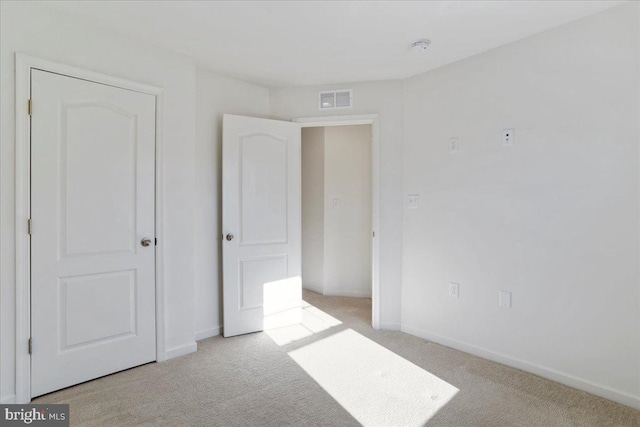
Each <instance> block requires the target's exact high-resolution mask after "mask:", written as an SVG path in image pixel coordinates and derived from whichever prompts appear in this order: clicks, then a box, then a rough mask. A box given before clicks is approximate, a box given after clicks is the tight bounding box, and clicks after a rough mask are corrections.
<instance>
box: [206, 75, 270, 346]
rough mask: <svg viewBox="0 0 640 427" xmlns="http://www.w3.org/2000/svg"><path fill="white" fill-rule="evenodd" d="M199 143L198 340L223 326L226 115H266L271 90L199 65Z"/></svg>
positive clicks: (216, 332)
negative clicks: (222, 232)
mask: <svg viewBox="0 0 640 427" xmlns="http://www.w3.org/2000/svg"><path fill="white" fill-rule="evenodd" d="M196 88H197V89H196V143H195V153H196V156H195V198H196V205H195V206H196V209H195V222H194V223H195V229H196V234H195V249H196V250H195V254H194V256H195V299H196V305H195V308H196V311H195V316H196V319H195V328H196V329H195V330H196V339H198V340H200V339H203V338H207V337H210V336H213V335H217V334H218V333H219V332H220V327H221V325H222V270H221V265H222V264H221V261H222V259H221V256H222V251H221V246H220V245H221V240H220V239H221V237H220V233H221V232H220V229H221V223H222V211H221V208H222V188H221V185H222V181H221V177H222V115H223V114H225V113H229V114H240V115H248V116H258V117H263V116H266V115H268V113H269V91H268V89H266V88H263V87H261V86H257V85H254V84H250V83H245V82H242V81H239V80H235V79H231V78H227V77H221V76H218V75H216V74H213V73H211V72H209V71H207V70H205V69H202V68H198V70H197V79H196Z"/></svg>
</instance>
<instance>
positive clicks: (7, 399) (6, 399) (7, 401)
mask: <svg viewBox="0 0 640 427" xmlns="http://www.w3.org/2000/svg"><path fill="white" fill-rule="evenodd" d="M13 403H16V395H15V394H12V395H9V396H4V397H3V398H2V399H0V404H2V405H11V404H13Z"/></svg>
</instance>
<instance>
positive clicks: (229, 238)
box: [227, 233, 233, 241]
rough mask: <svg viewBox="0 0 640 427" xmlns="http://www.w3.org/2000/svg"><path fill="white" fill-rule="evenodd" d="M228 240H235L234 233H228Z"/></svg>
mask: <svg viewBox="0 0 640 427" xmlns="http://www.w3.org/2000/svg"><path fill="white" fill-rule="evenodd" d="M227 240H228V241H232V240H233V234H231V233H229V234H227Z"/></svg>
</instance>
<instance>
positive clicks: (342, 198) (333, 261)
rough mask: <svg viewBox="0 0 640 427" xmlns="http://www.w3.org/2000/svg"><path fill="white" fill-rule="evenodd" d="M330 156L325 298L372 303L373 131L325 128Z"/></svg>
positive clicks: (327, 167)
mask: <svg viewBox="0 0 640 427" xmlns="http://www.w3.org/2000/svg"><path fill="white" fill-rule="evenodd" d="M324 156H325V157H324V167H325V172H324V177H325V178H324V212H325V213H324V294H325V295H340V296H350V297H360V298H364V297H371V230H372V225H371V125H357V126H329V127H327V128H325V131H324ZM334 200H337V201H338V206H334V205H333V201H334Z"/></svg>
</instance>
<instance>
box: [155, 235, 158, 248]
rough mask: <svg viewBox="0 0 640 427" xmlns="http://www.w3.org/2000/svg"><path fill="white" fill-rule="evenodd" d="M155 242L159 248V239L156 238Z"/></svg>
mask: <svg viewBox="0 0 640 427" xmlns="http://www.w3.org/2000/svg"><path fill="white" fill-rule="evenodd" d="M154 240H155V244H156V246H158V238H157V237H156V238H155V239H154Z"/></svg>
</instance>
